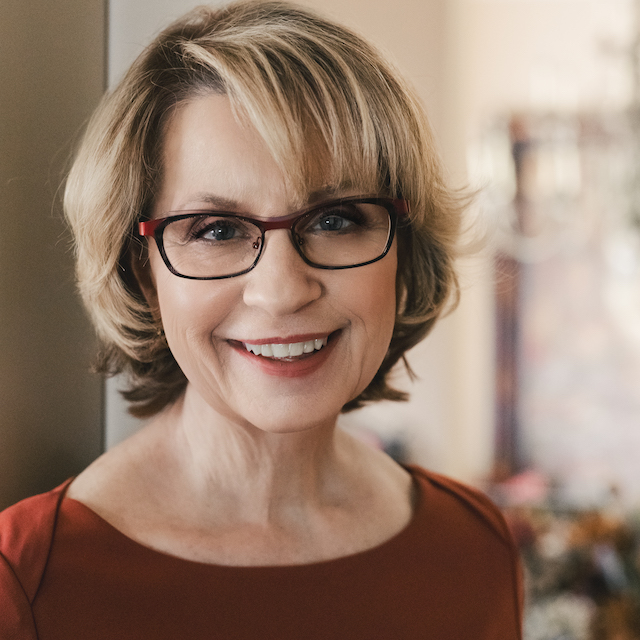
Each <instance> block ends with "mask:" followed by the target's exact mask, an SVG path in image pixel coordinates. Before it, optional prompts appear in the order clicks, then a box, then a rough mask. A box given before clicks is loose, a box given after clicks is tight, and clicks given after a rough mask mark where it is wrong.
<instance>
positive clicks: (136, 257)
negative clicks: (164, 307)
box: [129, 246, 160, 320]
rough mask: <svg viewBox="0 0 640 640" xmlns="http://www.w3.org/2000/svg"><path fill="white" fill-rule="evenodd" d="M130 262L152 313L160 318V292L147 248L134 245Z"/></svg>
mask: <svg viewBox="0 0 640 640" xmlns="http://www.w3.org/2000/svg"><path fill="white" fill-rule="evenodd" d="M136 249H138V250H136ZM129 264H130V265H131V272H132V273H133V277H134V279H135V285H137V288H138V289H139V290H140V292H141V293H142V295H143V296H144V298H145V300H146V301H147V304H148V305H149V309H150V311H151V314H152V315H153V317H154V318H155V319H156V320H160V306H159V304H158V292H157V289H156V283H155V279H154V277H153V273H152V271H151V264H150V262H149V253H148V251H147V248H146V247H142V246H140V247H135V246H134V247H133V248H132V250H131V251H130V253H129Z"/></svg>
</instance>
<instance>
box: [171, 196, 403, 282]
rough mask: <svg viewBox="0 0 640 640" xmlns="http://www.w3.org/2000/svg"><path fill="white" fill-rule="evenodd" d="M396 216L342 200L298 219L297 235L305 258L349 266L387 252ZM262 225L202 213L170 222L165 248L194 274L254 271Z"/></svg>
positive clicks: (180, 268) (183, 271) (182, 269)
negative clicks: (392, 219) (393, 220)
mask: <svg viewBox="0 0 640 640" xmlns="http://www.w3.org/2000/svg"><path fill="white" fill-rule="evenodd" d="M390 232H391V218H390V214H389V211H388V209H387V207H386V206H384V205H382V204H374V203H369V202H353V201H351V202H336V203H332V204H330V205H326V206H321V207H317V208H315V209H313V210H311V211H309V212H308V213H306V214H304V215H302V216H300V217H299V218H297V219H296V220H295V221H294V223H293V225H292V228H291V237H292V240H293V243H294V245H295V247H296V249H297V250H298V252H299V253H300V254H301V255H302V256H303V257H304V258H305V260H306V261H307V262H308V263H310V264H313V265H315V266H319V267H327V268H344V267H350V266H357V265H360V264H363V263H367V262H371V261H373V260H376V259H378V258H379V257H380V256H381V255H382V254H384V252H385V251H386V250H387V248H388V247H387V244H388V240H389V235H390ZM262 242H263V232H262V229H261V228H260V226H259V225H258V224H255V223H253V222H251V221H250V220H248V219H246V218H243V217H241V216H235V215H232V214H227V213H224V214H223V213H217V212H211V213H199V214H195V215H193V216H190V217H178V218H177V219H176V220H174V221H172V220H170V221H169V222H168V223H167V225H166V226H165V228H164V230H163V247H164V253H165V256H166V259H167V261H168V262H169V263H170V264H171V267H172V268H173V270H174V271H175V272H176V273H178V274H180V275H183V276H186V277H191V278H221V277H225V276H230V275H235V274H239V273H242V272H245V271H247V270H249V269H250V268H251V267H252V266H253V265H254V264H255V263H256V261H257V260H258V258H259V257H260V253H261V250H262Z"/></svg>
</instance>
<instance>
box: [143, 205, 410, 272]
mask: <svg viewBox="0 0 640 640" xmlns="http://www.w3.org/2000/svg"><path fill="white" fill-rule="evenodd" d="M351 202H361V203H363V204H377V205H382V206H384V207H385V209H386V210H387V211H388V212H389V217H390V219H391V229H390V231H389V238H388V240H387V245H386V247H385V249H384V251H383V253H382V254H381V255H379V256H378V257H377V258H374V259H373V260H369V261H367V262H362V263H359V264H353V265H347V266H326V265H320V264H316V263H315V262H311V261H310V260H309V259H308V258H307V257H306V256H305V255H304V254H303V253H302V251H301V250H300V247H299V246H298V245H297V244H296V243H295V241H294V242H293V245H294V247H295V249H296V251H297V252H298V254H299V255H300V257H301V258H302V259H303V260H304V262H306V263H307V264H308V265H310V266H312V267H315V268H317V269H329V270H338V269H353V268H354V267H363V266H365V265H367V264H371V263H373V262H377V261H378V260H381V259H382V258H384V257H385V256H386V255H387V253H388V252H389V249H390V248H391V244H392V243H393V238H394V236H395V230H396V223H397V218H402V217H404V216H407V215H409V212H410V206H409V202H408V201H407V200H404V199H401V198H395V199H394V198H376V197H358V196H356V197H352V198H339V199H336V200H331V201H328V202H321V203H318V204H316V205H313V206H311V207H306V208H305V209H303V210H301V211H295V212H293V213H290V214H288V215H286V216H279V217H274V218H252V217H250V216H244V215H241V214H237V213H234V212H232V211H218V210H214V209H195V210H191V211H181V212H176V215H172V216H166V217H164V218H157V219H154V220H146V221H144V222H139V223H138V234H139V235H140V236H142V237H153V239H154V240H155V241H156V244H157V245H158V249H159V250H160V255H161V256H162V259H163V261H164V263H165V265H166V266H167V268H168V269H169V271H171V273H173V274H174V275H176V276H179V277H180V278H187V279H189V280H222V279H224V278H233V277H235V276H240V275H242V274H244V273H247V272H249V271H251V270H252V269H253V268H254V267H255V266H256V264H258V261H259V260H260V257H261V256H262V250H263V248H264V234H265V233H266V232H267V231H271V230H272V229H287V230H289V232H291V236H292V240H293V232H292V230H293V226H294V224H295V223H296V222H297V221H298V220H299V219H300V218H302V217H303V216H306V215H307V214H309V213H311V212H312V211H315V210H316V209H319V208H323V207H330V206H333V205H336V204H348V203H351ZM203 214H209V215H211V214H215V215H221V216H225V215H227V216H233V217H235V218H239V219H240V220H246V221H247V222H251V223H252V224H254V225H255V226H256V227H258V228H259V229H260V231H261V232H262V238H261V243H260V251H259V252H258V254H257V256H256V259H255V260H254V262H253V264H252V265H251V266H250V267H248V268H247V269H243V270H242V271H238V272H237V273H232V274H230V275H225V276H186V275H184V274H182V273H179V272H177V271H176V270H175V269H174V268H173V265H172V264H171V262H170V261H169V258H168V257H167V254H166V253H165V250H164V242H163V238H162V234H163V232H164V229H165V227H166V226H167V225H168V224H169V223H171V222H173V221H174V220H183V219H185V218H190V217H192V216H198V215H203Z"/></svg>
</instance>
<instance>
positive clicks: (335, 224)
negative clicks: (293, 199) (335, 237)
mask: <svg viewBox="0 0 640 640" xmlns="http://www.w3.org/2000/svg"><path fill="white" fill-rule="evenodd" d="M352 224H353V222H352V221H351V220H348V219H347V218H343V217H342V216H338V215H326V216H322V217H321V218H319V219H318V220H317V222H316V225H315V227H316V229H318V230H319V231H343V230H344V229H346V228H347V227H349V226H350V225H352Z"/></svg>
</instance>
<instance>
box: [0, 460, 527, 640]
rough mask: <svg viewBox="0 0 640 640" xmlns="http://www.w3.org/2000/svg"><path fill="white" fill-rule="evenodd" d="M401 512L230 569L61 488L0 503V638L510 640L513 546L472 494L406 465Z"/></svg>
mask: <svg viewBox="0 0 640 640" xmlns="http://www.w3.org/2000/svg"><path fill="white" fill-rule="evenodd" d="M409 471H410V472H411V473H412V475H413V477H414V479H415V481H416V483H417V486H418V504H417V507H416V512H415V514H414V516H413V519H412V520H411V522H410V523H409V524H408V525H407V527H405V528H404V529H403V530H402V531H400V532H399V533H398V534H397V535H395V536H394V537H392V538H391V539H390V540H388V541H386V542H384V543H383V544H381V545H379V546H377V547H375V548H373V549H369V550H367V551H363V552H361V553H357V554H354V555H350V556H347V557H343V558H337V559H334V560H328V561H324V562H318V563H314V564H307V565H292V566H266V567H265V566H259V567H236V566H221V565H212V564H205V563H199V562H193V561H188V560H184V559H181V558H177V557H174V556H171V555H167V554H164V553H160V552H157V551H154V550H152V549H149V548H147V547H145V546H143V545H141V544H139V543H137V542H135V541H134V540H132V539H130V538H128V537H127V536H125V535H124V534H122V533H121V532H119V531H118V530H117V529H115V528H114V527H112V526H111V525H110V524H109V523H107V522H106V521H105V520H103V519H102V518H100V517H99V516H98V515H97V514H96V513H95V512H93V511H92V510H91V509H89V508H88V507H86V506H85V505H83V504H82V503H80V502H77V501H76V500H72V499H69V498H65V497H64V494H65V490H66V488H67V486H68V484H69V481H67V482H66V483H64V484H63V485H61V486H60V487H58V488H57V489H54V490H53V491H50V492H49V493H45V494H41V495H39V496H34V497H32V498H28V499H26V500H23V501H22V502H19V503H18V504H16V505H14V506H13V507H10V508H9V509H6V510H5V511H3V512H2V513H0V639H1V640H36V639H38V640H83V639H85V638H86V639H90V640H101V639H104V640H107V639H108V640H113V639H114V638H118V639H119V640H127V639H134V638H135V639H136V640H140V639H141V638H153V639H154V640H163V639H167V640H168V639H169V638H170V639H171V640H175V639H176V638H180V639H191V638H207V639H209V638H213V639H220V640H257V639H262V638H266V639H270V640H271V639H273V640H302V639H304V640H333V639H340V640H378V639H380V640H383V639H384V640H395V639H398V640H418V639H420V640H467V639H468V640H521V638H522V635H521V617H522V588H521V578H520V566H519V562H518V554H517V551H516V549H515V547H514V544H513V542H512V539H511V536H510V534H509V531H508V529H507V526H506V524H505V522H504V519H503V518H502V516H501V514H500V513H499V511H498V510H497V508H496V507H495V506H494V505H493V504H492V503H491V502H490V501H489V500H488V499H487V498H486V497H485V496H484V495H482V494H481V493H479V492H477V491H475V490H474V489H471V488H469V487H466V486H465V485H462V484H459V483H457V482H455V481H453V480H450V479H448V478H444V477H442V476H439V475H437V474H433V473H430V472H427V471H424V470H423V469H420V468H418V467H410V468H409Z"/></svg>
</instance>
